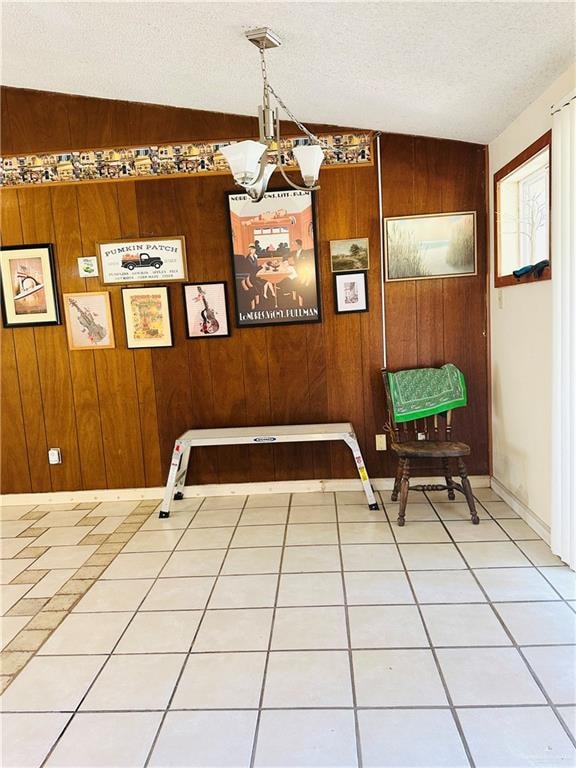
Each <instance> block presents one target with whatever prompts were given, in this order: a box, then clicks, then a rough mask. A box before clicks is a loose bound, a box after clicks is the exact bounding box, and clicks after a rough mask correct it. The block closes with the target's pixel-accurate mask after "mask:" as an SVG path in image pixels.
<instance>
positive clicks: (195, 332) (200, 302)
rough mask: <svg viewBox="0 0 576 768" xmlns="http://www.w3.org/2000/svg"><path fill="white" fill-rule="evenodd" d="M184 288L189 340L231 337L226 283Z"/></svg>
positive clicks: (191, 285) (185, 286) (196, 284)
mask: <svg viewBox="0 0 576 768" xmlns="http://www.w3.org/2000/svg"><path fill="white" fill-rule="evenodd" d="M182 288H183V290H184V306H185V309H186V332H187V336H188V338H189V339H203V338H206V337H207V338H214V337H215V336H230V326H229V323H228V310H227V306H226V305H227V296H226V283H214V282H212V283H191V284H189V285H183V286H182Z"/></svg>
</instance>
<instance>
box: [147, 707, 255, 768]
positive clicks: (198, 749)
mask: <svg viewBox="0 0 576 768" xmlns="http://www.w3.org/2000/svg"><path fill="white" fill-rule="evenodd" d="M256 717H257V712H250V711H244V712H242V711H231V712H168V714H167V715H166V720H165V721H164V723H163V725H162V728H161V729H160V735H159V737H158V741H157V742H156V745H155V747H154V750H153V752H152V758H151V760H150V768H167V766H171V768H248V766H249V765H250V756H251V754H252V743H253V741H254V731H255V729H256Z"/></svg>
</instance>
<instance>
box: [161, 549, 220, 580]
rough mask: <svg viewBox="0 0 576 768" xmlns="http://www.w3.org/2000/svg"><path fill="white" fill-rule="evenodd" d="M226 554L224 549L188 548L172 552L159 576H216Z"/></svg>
mask: <svg viewBox="0 0 576 768" xmlns="http://www.w3.org/2000/svg"><path fill="white" fill-rule="evenodd" d="M225 555H226V550H224V549H190V550H186V551H182V552H173V553H172V554H171V555H170V559H169V560H168V562H167V563H166V565H165V566H164V568H163V569H162V571H161V573H160V576H161V578H165V577H171V576H217V575H218V573H219V572H220V567H221V565H222V562H223V560H224V557H225Z"/></svg>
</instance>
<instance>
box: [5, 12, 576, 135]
mask: <svg viewBox="0 0 576 768" xmlns="http://www.w3.org/2000/svg"><path fill="white" fill-rule="evenodd" d="M575 9H576V6H575V5H574V3H573V2H542V3H540V2H473V3H469V2H427V3H419V2H395V3H394V2H372V3H367V2H328V3H326V2H282V3H278V2H265V1H263V0H260V2H257V3H249V2H241V3H239V2H226V3H221V2H198V3H194V2H168V3H156V2H138V3H133V2H114V3H106V2H97V3H90V2H73V3H54V2H39V3H38V2H16V3H9V2H3V3H2V11H3V30H2V38H3V39H2V42H3V46H2V82H3V83H4V84H6V85H12V86H20V87H25V88H38V89H42V90H53V91H61V92H66V93H76V94H84V95H87V96H100V97H105V98H116V99H127V100H130V101H144V102H151V103H159V104H169V105H173V106H178V107H192V108H196V109H208V110H216V111H221V112H231V113H238V114H255V113H256V107H257V105H258V103H259V101H260V81H259V78H260V71H259V62H258V51H257V50H256V48H254V47H253V46H252V45H251V44H250V43H248V42H247V41H246V40H245V39H244V37H243V31H244V30H247V29H253V28H255V27H260V26H270V27H272V29H274V30H275V31H276V32H277V33H278V34H279V35H280V37H281V38H282V40H283V42H284V45H283V46H282V47H281V48H279V49H276V50H273V51H270V52H269V55H268V62H269V63H268V70H269V77H270V82H271V83H272V85H273V86H274V88H275V89H276V90H277V91H278V92H279V94H280V95H281V96H282V97H283V99H284V100H285V102H286V103H287V104H288V106H289V107H290V108H291V110H292V111H293V112H294V113H295V114H296V115H297V117H298V118H299V119H300V120H302V121H308V122H313V121H315V122H323V123H333V124H337V125H355V126H358V127H364V128H376V129H381V130H384V131H389V132H396V133H416V134H422V135H428V136H442V137H446V138H455V139H463V140H466V141H478V142H482V143H485V142H489V141H490V140H492V139H493V138H494V137H495V136H497V135H498V134H499V133H500V132H501V131H502V130H503V129H504V128H505V127H506V126H507V125H508V124H509V123H510V122H511V121H512V120H513V119H514V118H515V117H516V116H517V115H518V114H519V113H520V112H521V111H522V110H523V109H524V108H525V107H526V106H527V105H528V104H529V103H530V102H531V101H533V100H534V99H535V98H536V97H537V96H538V95H540V93H542V92H543V91H544V90H545V88H546V87H547V86H548V85H549V84H550V83H551V82H552V81H553V80H554V79H555V78H556V77H558V76H559V75H560V74H561V73H562V72H563V71H564V70H566V69H567V68H568V67H569V66H570V64H571V62H572V61H573V60H574V57H575V52H574V46H575V22H574V17H575Z"/></svg>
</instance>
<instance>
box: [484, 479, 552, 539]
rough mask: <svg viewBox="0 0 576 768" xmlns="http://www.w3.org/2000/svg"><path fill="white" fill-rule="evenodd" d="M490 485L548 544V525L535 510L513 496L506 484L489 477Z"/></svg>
mask: <svg viewBox="0 0 576 768" xmlns="http://www.w3.org/2000/svg"><path fill="white" fill-rule="evenodd" d="M490 487H491V488H492V490H493V491H495V492H496V493H497V494H498V496H500V497H501V498H502V500H503V501H505V502H506V504H508V506H509V507H512V509H513V510H514V512H516V514H518V515H520V517H521V518H522V519H523V520H524V521H525V522H526V523H527V524H528V525H529V526H530V528H532V530H533V531H536V533H537V534H538V536H540V537H541V538H542V539H544V541H545V542H546V543H547V544H550V526H548V525H546V523H545V522H544V521H543V520H541V519H540V518H539V517H538V515H537V514H536V513H535V512H532V510H531V509H530V508H529V507H527V506H526V504H524V503H523V502H522V501H520V499H518V498H517V497H516V496H514V494H513V493H512V492H511V491H509V490H508V488H506V486H504V485H502V483H501V482H500V481H499V480H496V478H495V477H493V478H491V480H490Z"/></svg>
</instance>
